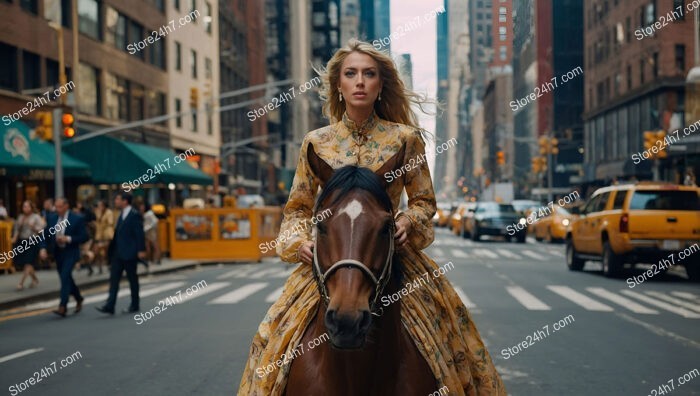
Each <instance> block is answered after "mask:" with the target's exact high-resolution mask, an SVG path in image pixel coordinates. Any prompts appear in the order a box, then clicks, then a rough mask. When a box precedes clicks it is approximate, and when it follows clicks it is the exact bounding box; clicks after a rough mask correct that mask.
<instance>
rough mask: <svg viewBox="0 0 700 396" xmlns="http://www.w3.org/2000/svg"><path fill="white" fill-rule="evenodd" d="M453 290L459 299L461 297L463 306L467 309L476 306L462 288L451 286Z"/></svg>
mask: <svg viewBox="0 0 700 396" xmlns="http://www.w3.org/2000/svg"><path fill="white" fill-rule="evenodd" d="M453 287H454V289H455V291H456V292H457V295H458V296H459V298H460V299H462V302H463V303H464V306H466V307H467V308H469V309H474V308H476V304H474V303H473V302H472V300H470V299H469V297H467V295H466V294H465V293H464V290H462V288H461V287H457V286H453Z"/></svg>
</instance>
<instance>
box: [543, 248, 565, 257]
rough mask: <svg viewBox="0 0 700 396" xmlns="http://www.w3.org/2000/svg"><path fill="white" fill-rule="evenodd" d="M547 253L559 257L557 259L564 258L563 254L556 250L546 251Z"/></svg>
mask: <svg viewBox="0 0 700 396" xmlns="http://www.w3.org/2000/svg"><path fill="white" fill-rule="evenodd" d="M547 252H548V253H549V254H551V255H553V256H559V257H564V253H562V252H560V251H558V250H551V249H547Z"/></svg>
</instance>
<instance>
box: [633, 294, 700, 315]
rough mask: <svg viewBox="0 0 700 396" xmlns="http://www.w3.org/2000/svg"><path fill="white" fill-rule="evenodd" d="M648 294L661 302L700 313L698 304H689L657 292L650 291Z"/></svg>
mask: <svg viewBox="0 0 700 396" xmlns="http://www.w3.org/2000/svg"><path fill="white" fill-rule="evenodd" d="M646 293H647V294H648V295H650V296H653V297H656V298H659V299H661V300H664V301H666V302H670V303H673V304H676V305H678V306H681V307H684V308H687V309H689V310H691V311H695V312H700V305H698V304H693V303H689V302H687V301H683V300H679V299H677V298H673V297H669V296H667V295H665V294H663V293H659V292H657V291H648V292H646Z"/></svg>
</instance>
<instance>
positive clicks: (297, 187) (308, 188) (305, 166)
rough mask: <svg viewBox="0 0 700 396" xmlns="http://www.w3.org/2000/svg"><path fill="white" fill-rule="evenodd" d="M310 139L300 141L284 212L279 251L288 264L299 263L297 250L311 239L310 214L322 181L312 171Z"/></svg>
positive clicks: (278, 244)
mask: <svg viewBox="0 0 700 396" xmlns="http://www.w3.org/2000/svg"><path fill="white" fill-rule="evenodd" d="M308 145H309V140H308V138H305V139H304V142H303V143H302V144H301V151H300V154H299V162H298V164H297V170H296V173H295V174H294V181H293V182H292V188H291V189H290V191H289V200H288V201H287V204H286V205H285V207H284V210H283V211H282V214H283V216H284V218H283V220H282V225H281V226H280V234H279V236H278V237H277V254H278V255H279V256H280V258H281V259H282V260H283V261H286V262H288V263H297V262H299V257H298V256H297V252H298V250H299V246H301V244H302V243H304V242H307V241H311V240H312V238H311V216H312V215H313V208H314V200H315V198H316V192H317V191H318V186H319V180H318V179H317V178H316V176H315V175H314V174H313V172H312V171H311V168H310V167H309V163H308V159H307V158H306V150H307V147H308Z"/></svg>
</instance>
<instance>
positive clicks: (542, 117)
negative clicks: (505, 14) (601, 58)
mask: <svg viewBox="0 0 700 396" xmlns="http://www.w3.org/2000/svg"><path fill="white" fill-rule="evenodd" d="M582 3H583V2H582V1H581V0H562V1H552V0H515V1H514V10H515V21H514V27H513V31H514V37H513V48H514V53H513V100H512V101H511V102H510V104H509V105H510V107H511V110H512V111H513V113H514V135H515V137H514V139H515V144H514V151H515V167H514V172H515V173H514V181H515V183H516V191H517V192H518V193H519V194H521V196H524V197H529V196H530V194H531V190H532V186H533V185H535V186H537V185H540V186H545V185H546V179H547V178H546V177H545V176H544V175H543V174H539V175H538V176H535V175H533V172H532V170H531V159H532V158H534V157H535V156H538V155H539V153H538V146H537V139H538V138H540V137H542V136H551V137H556V138H557V139H558V140H559V155H556V156H554V157H553V159H554V161H553V162H554V163H553V164H548V166H549V167H551V168H552V170H553V186H554V188H555V192H559V193H563V192H568V191H569V190H570V185H572V184H576V183H579V182H580V179H579V173H580V172H581V169H582V156H581V152H582V151H583V147H582V133H581V132H582V125H583V124H582V118H581V113H582V109H583V107H582V105H583V69H582V65H583V42H582V37H583V24H582V18H583V10H582ZM567 73H572V74H569V76H570V77H571V78H567V77H563V76H565V75H567ZM564 80H566V81H564ZM531 94H532V95H535V96H536V100H531V99H528V97H529V96H530V95H531Z"/></svg>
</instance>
